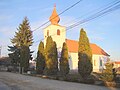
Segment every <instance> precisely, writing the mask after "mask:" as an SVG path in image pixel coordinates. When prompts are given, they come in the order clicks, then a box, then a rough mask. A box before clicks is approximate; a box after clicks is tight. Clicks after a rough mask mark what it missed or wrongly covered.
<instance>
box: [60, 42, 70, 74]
mask: <svg viewBox="0 0 120 90" xmlns="http://www.w3.org/2000/svg"><path fill="white" fill-rule="evenodd" d="M68 57H69V56H68V48H67V44H66V43H65V42H64V43H63V47H62V52H61V57H60V73H61V75H64V76H65V75H66V74H68V73H69V70H70V68H69V62H68Z"/></svg>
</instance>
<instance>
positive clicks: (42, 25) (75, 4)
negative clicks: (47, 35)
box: [33, 0, 82, 32]
mask: <svg viewBox="0 0 120 90" xmlns="http://www.w3.org/2000/svg"><path fill="white" fill-rule="evenodd" d="M81 1H82V0H79V1H77V2H76V3H74V4H73V5H71V6H70V7H68V8H66V9H65V10H63V11H62V12H61V13H59V14H58V15H56V16H55V17H53V18H52V19H50V20H53V19H54V18H56V17H58V16H60V15H61V14H63V13H64V12H66V11H68V10H69V9H71V8H72V7H74V6H76V5H77V4H79V3H80V2H81ZM50 20H48V21H47V22H45V23H43V24H42V25H40V26H39V27H38V28H36V29H34V30H33V32H34V31H36V30H37V29H39V28H41V27H42V26H44V25H46V24H47V23H49V22H50Z"/></svg>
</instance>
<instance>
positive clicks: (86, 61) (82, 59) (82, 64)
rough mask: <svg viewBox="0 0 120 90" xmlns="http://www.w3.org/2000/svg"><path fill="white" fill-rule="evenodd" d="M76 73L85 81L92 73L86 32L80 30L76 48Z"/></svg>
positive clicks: (90, 54)
mask: <svg viewBox="0 0 120 90" xmlns="http://www.w3.org/2000/svg"><path fill="white" fill-rule="evenodd" d="M78 59H79V61H78V72H79V74H80V75H81V76H82V77H83V79H86V78H87V77H88V76H89V75H90V74H91V72H92V70H93V67H92V51H91V48H90V43H89V39H88V37H87V35H86V32H85V31H84V30H83V29H81V31H80V38H79V47H78Z"/></svg>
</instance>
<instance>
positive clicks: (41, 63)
mask: <svg viewBox="0 0 120 90" xmlns="http://www.w3.org/2000/svg"><path fill="white" fill-rule="evenodd" d="M44 68H45V56H44V43H43V42H42V41H41V42H40V44H39V47H38V52H37V62H36V72H37V73H38V74H43V71H44Z"/></svg>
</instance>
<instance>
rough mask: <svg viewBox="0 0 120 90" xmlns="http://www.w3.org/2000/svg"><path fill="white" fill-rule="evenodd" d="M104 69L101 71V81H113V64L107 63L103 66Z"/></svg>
mask: <svg viewBox="0 0 120 90" xmlns="http://www.w3.org/2000/svg"><path fill="white" fill-rule="evenodd" d="M105 67H106V69H105V70H103V73H102V75H101V79H102V80H103V81H108V82H111V81H113V80H114V74H113V63H112V62H110V61H108V62H107V63H106V64H105Z"/></svg>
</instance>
